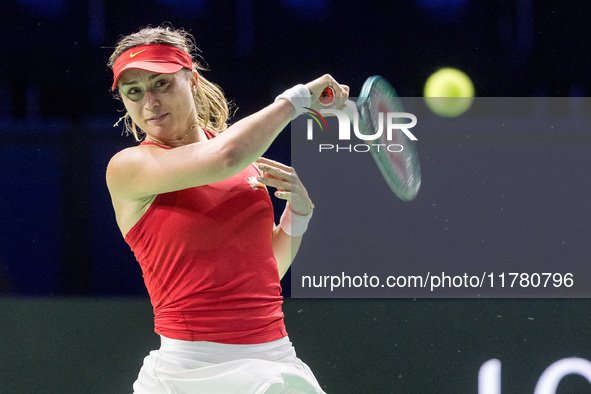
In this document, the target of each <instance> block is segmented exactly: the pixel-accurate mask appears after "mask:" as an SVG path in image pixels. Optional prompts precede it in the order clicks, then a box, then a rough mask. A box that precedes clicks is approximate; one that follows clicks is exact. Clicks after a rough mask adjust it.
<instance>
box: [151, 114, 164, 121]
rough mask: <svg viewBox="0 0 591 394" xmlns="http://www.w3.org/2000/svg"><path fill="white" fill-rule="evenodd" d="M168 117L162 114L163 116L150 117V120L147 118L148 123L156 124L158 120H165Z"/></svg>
mask: <svg viewBox="0 0 591 394" xmlns="http://www.w3.org/2000/svg"><path fill="white" fill-rule="evenodd" d="M167 116H168V114H163V115H158V116H152V117H151V118H148V119H147V120H148V122H158V121H160V120H163V119H164V118H166V117H167Z"/></svg>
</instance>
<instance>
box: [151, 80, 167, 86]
mask: <svg viewBox="0 0 591 394" xmlns="http://www.w3.org/2000/svg"><path fill="white" fill-rule="evenodd" d="M168 82H169V81H168V80H167V79H159V80H157V81H156V83H155V84H154V87H156V88H163V87H165V86H166V85H168Z"/></svg>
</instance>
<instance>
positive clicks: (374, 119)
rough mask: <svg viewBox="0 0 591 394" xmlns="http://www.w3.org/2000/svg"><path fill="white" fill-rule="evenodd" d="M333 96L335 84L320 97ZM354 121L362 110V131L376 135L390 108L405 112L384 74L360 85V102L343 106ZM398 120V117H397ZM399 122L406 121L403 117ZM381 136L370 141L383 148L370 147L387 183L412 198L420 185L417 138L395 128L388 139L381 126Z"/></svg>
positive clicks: (325, 101) (404, 198) (324, 100)
mask: <svg viewBox="0 0 591 394" xmlns="http://www.w3.org/2000/svg"><path fill="white" fill-rule="evenodd" d="M332 97H334V91H333V90H332V88H330V87H329V88H326V89H324V91H323V92H322V95H321V98H320V101H321V102H322V103H323V104H329V103H330V102H331V101H332ZM343 110H344V112H345V113H347V114H348V115H349V119H351V121H353V119H354V113H355V112H357V113H358V114H359V122H358V126H359V132H360V133H362V134H365V135H375V134H376V131H377V130H379V118H380V116H381V117H382V120H383V123H382V125H383V128H385V125H386V119H387V114H388V113H389V112H391V113H392V112H404V108H403V106H402V103H401V101H400V99H399V98H398V94H397V93H396V90H394V88H393V87H392V86H391V85H390V84H389V83H388V81H387V80H386V79H385V78H383V77H381V76H377V75H376V76H372V77H369V78H368V79H367V80H366V81H365V82H364V83H363V86H362V88H361V93H360V94H359V99H358V100H357V102H353V101H351V100H348V101H347V103H346V104H345V107H344V108H343ZM394 120H396V119H394ZM397 123H400V124H401V123H406V122H404V121H402V119H401V120H400V121H399V122H397ZM382 131H383V132H382V134H381V136H380V137H379V138H378V139H377V140H374V141H368V142H367V143H368V144H369V145H371V144H380V145H378V146H380V149H375V147H372V149H371V150H370V152H371V155H372V157H373V159H374V160H375V162H376V164H377V165H378V168H379V169H380V172H381V173H382V175H383V176H384V179H385V180H386V183H387V184H388V186H390V189H392V191H393V192H394V194H395V195H396V196H397V197H398V198H400V199H401V200H402V201H412V200H414V199H415V197H416V196H417V194H418V193H419V189H420V187H421V165H420V163H419V156H418V153H417V147H416V141H413V140H411V139H409V138H408V137H407V136H406V135H405V134H404V132H403V131H402V130H399V129H394V130H393V131H392V139H391V140H388V139H387V133H386V131H385V130H382ZM388 145H399V146H401V147H402V150H401V151H400V150H399V149H396V151H391V150H389V149H386V147H387V146H388Z"/></svg>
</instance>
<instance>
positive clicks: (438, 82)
mask: <svg viewBox="0 0 591 394" xmlns="http://www.w3.org/2000/svg"><path fill="white" fill-rule="evenodd" d="M423 95H424V96H425V103H426V104H427V106H428V107H429V108H430V109H431V111H433V112H434V113H436V114H437V115H440V116H445V117H454V116H459V115H461V114H463V113H464V112H466V111H467V110H468V108H470V106H471V105H472V101H473V100H474V85H473V84H472V81H471V80H470V78H469V77H468V76H467V75H466V74H465V73H463V72H462V71H460V70H457V69H455V68H442V69H441V70H439V71H437V72H435V73H433V74H432V75H431V76H430V77H429V78H428V79H427V82H426V83H425V90H424V92H423Z"/></svg>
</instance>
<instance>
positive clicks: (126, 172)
mask: <svg viewBox="0 0 591 394" xmlns="http://www.w3.org/2000/svg"><path fill="white" fill-rule="evenodd" d="M158 150H161V149H159V148H155V147H154V149H152V147H149V146H133V147H130V148H126V149H123V150H122V151H119V152H118V153H116V154H115V155H114V156H113V157H112V158H111V160H110V161H109V164H108V165H107V174H106V177H107V186H108V187H109V190H110V191H111V193H113V192H117V191H118V190H119V189H121V188H123V187H124V186H125V185H128V184H129V182H130V181H131V180H132V179H133V178H134V177H135V176H136V175H137V174H138V172H139V171H140V170H141V169H142V168H144V167H145V165H146V164H147V160H150V157H153V156H154V155H155V154H157V151H158Z"/></svg>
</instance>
